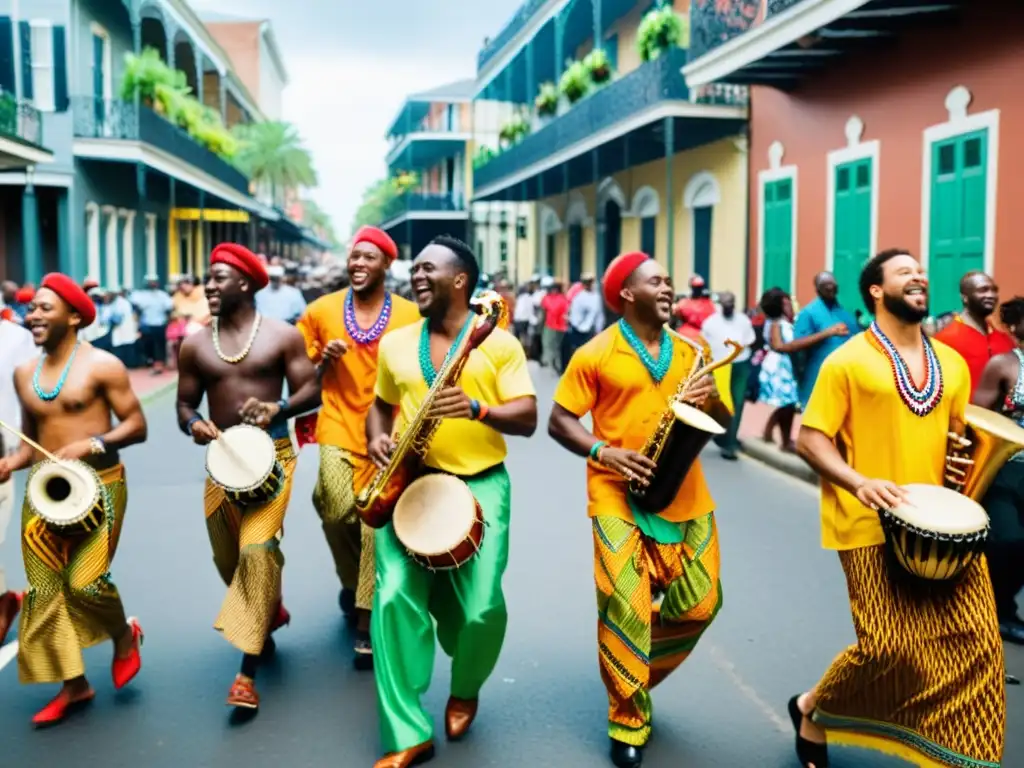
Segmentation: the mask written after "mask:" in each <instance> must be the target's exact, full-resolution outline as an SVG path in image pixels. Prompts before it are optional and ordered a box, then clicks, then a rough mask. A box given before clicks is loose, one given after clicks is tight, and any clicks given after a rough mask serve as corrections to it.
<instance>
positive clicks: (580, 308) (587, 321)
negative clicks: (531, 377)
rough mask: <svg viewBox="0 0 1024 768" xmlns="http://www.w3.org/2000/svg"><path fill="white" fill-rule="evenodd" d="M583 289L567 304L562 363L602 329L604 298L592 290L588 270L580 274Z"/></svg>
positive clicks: (590, 275)
mask: <svg viewBox="0 0 1024 768" xmlns="http://www.w3.org/2000/svg"><path fill="white" fill-rule="evenodd" d="M580 283H581V284H582V285H583V290H581V291H580V292H579V293H577V294H576V295H575V296H573V298H572V302H571V303H570V304H569V331H568V337H569V348H568V350H567V354H566V356H565V361H564V365H566V366H568V365H569V358H570V357H572V356H573V353H575V352H576V350H577V349H579V348H580V347H582V346H583V345H584V344H586V343H587V342H588V341H590V340H591V339H592V338H594V335H595V334H596V333H597V332H598V331H601V330H604V299H602V298H601V296H600V294H599V293H598V292H597V291H595V290H594V276H593V275H592V274H590V273H589V272H588V273H587V274H584V275H580Z"/></svg>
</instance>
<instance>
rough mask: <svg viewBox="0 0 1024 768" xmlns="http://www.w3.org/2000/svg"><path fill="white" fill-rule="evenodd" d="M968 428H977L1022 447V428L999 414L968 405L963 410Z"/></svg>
mask: <svg viewBox="0 0 1024 768" xmlns="http://www.w3.org/2000/svg"><path fill="white" fill-rule="evenodd" d="M964 416H965V418H966V419H967V424H968V425H969V426H972V427H974V426H977V427H980V428H982V429H984V430H985V431H986V432H991V433H992V434H993V435H995V436H996V437H1000V438H1002V439H1003V440H1007V441H1009V442H1011V443H1017V444H1018V445H1022V446H1024V427H1022V426H1020V425H1019V424H1017V422H1015V421H1014V420H1013V419H1010V418H1007V417H1006V416H1003V414H1001V413H996V412H995V411H990V410H989V409H988V408H982V407H981V406H980V405H974V404H973V403H969V404H968V405H967V408H966V409H965V410H964Z"/></svg>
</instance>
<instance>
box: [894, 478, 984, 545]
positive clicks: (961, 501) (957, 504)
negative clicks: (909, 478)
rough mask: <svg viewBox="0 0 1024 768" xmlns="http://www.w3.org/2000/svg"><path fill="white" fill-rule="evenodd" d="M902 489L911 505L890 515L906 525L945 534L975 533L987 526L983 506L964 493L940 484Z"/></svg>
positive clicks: (905, 505)
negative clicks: (907, 495)
mask: <svg viewBox="0 0 1024 768" xmlns="http://www.w3.org/2000/svg"><path fill="white" fill-rule="evenodd" d="M903 487H904V488H905V489H906V490H907V492H908V494H909V496H910V502H909V503H905V504H902V505H901V506H899V507H897V508H896V509H891V510H889V513H890V514H891V515H892V516H893V517H896V518H898V519H899V520H902V521H903V522H905V523H907V524H908V525H912V526H914V527H915V528H920V529H921V530H925V531H934V532H935V533H939V534H947V535H957V534H971V533H977V532H978V531H981V530H984V528H985V526H987V525H988V515H987V514H986V513H985V510H984V509H983V508H982V506H981V505H980V504H979V503H978V502H976V501H973V500H971V499H969V498H967V497H966V496H964V495H963V494H960V493H957V492H956V491H954V490H951V489H949V488H944V487H943V486H941V485H921V484H911V485H905V486H903Z"/></svg>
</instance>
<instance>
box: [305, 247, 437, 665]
mask: <svg viewBox="0 0 1024 768" xmlns="http://www.w3.org/2000/svg"><path fill="white" fill-rule="evenodd" d="M396 258H398V246H396V245H395V242H394V240H392V239H391V238H390V237H389V236H388V235H387V233H385V232H383V231H382V230H380V229H376V228H375V227H363V228H362V229H360V230H359V231H358V232H356V235H355V238H354V239H353V241H352V247H351V250H350V251H349V254H348V274H349V279H350V280H351V288H348V289H346V290H342V291H338V292H337V293H332V294H330V295H328V296H324V297H322V298H320V299H317V300H316V301H315V302H313V304H311V305H310V307H309V309H308V310H306V313H305V314H304V315H303V316H302V318H301V319H300V320H299V323H298V328H299V331H301V332H302V335H303V337H304V338H305V340H306V351H307V353H308V354H309V357H310V359H311V360H312V361H313V362H314V363H315V364H316V365H317V366H318V367H319V371H320V377H321V385H322V387H323V407H322V408H321V409H320V413H319V414H318V415H317V417H316V442H317V443H318V444H319V445H320V474H319V476H318V478H317V484H316V488H315V489H314V491H313V506H314V507H316V511H317V513H318V514H319V515H320V520H321V522H322V524H323V529H324V535H325V537H326V538H327V544H328V546H329V547H330V549H331V555H332V556H333V558H334V567H335V569H336V570H337V573H338V578H339V579H340V580H341V587H342V589H341V597H340V602H341V609H342V610H343V611H344V612H345V614H346V615H347V616H349V617H351V618H352V619H354V620H355V621H356V623H357V627H356V632H357V638H356V647H355V653H356V659H355V660H356V667H357V668H359V669H369V668H370V667H371V666H372V664H373V649H372V647H371V644H370V609H371V608H372V607H373V582H374V549H373V539H374V534H373V529H372V528H370V527H368V526H367V525H366V524H364V523H362V522H361V521H360V519H359V516H358V515H357V514H356V510H355V493H356V489H357V488H359V487H361V486H362V485H365V484H366V483H367V482H368V481H369V479H370V477H371V476H372V474H373V464H372V463H371V462H370V461H369V459H368V458H367V450H366V414H367V413H369V411H370V406H372V405H373V388H374V385H375V384H376V383H377V349H378V345H379V343H380V338H381V336H383V335H384V334H385V333H387V332H388V331H392V330H394V329H396V328H401V327H402V326H406V325H409V324H410V323H414V322H416V321H417V320H418V319H419V316H420V315H419V311H418V310H417V309H416V305H415V304H413V303H412V302H411V301H408V300H407V299H403V298H402V297H401V296H395V295H394V294H392V293H390V292H389V291H387V290H386V289H385V287H384V278H385V277H386V276H387V273H388V267H389V266H390V264H391V262H392V261H394V260H395V259H396Z"/></svg>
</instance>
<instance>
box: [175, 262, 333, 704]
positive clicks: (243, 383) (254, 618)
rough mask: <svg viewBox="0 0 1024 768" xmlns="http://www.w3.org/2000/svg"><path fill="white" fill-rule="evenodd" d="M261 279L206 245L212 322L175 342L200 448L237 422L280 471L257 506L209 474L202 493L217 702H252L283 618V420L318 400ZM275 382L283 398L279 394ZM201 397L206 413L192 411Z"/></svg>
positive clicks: (189, 425) (293, 333) (312, 378)
mask: <svg viewBox="0 0 1024 768" xmlns="http://www.w3.org/2000/svg"><path fill="white" fill-rule="evenodd" d="M267 282H268V277H267V272H266V268H265V267H264V266H263V263H262V262H261V261H260V259H259V258H258V257H257V256H256V255H255V254H254V253H252V251H250V250H249V249H248V248H245V247H244V246H241V245H236V244H234V243H222V244H221V245H218V246H217V247H216V248H214V250H213V253H212V254H211V255H210V271H209V272H208V273H207V276H206V300H207V302H208V303H209V307H210V312H211V313H212V315H213V321H212V323H211V325H210V326H209V327H208V328H203V329H202V330H200V331H197V332H196V333H194V334H192V335H191V336H189V337H188V338H187V339H186V340H185V342H184V343H183V344H182V346H181V360H180V362H179V365H178V371H179V374H178V424H179V426H180V427H181V430H182V431H183V432H184V433H185V434H187V435H189V436H190V437H191V438H192V440H193V441H194V442H195V443H196V444H197V445H204V446H205V445H208V444H209V443H210V442H212V441H213V440H216V439H217V438H218V437H219V436H220V432H221V431H222V430H226V429H229V428H230V427H234V426H237V425H239V424H250V425H253V426H257V427H260V428H261V429H265V430H266V431H267V433H268V434H269V435H270V437H271V438H273V440H274V446H275V449H276V458H277V461H278V463H279V464H280V465H281V468H282V470H283V472H284V478H283V479H284V482H283V485H282V487H281V489H280V491H279V492H278V493H277V495H276V496H274V497H273V498H271V499H268V500H267V501H266V502H265V503H262V504H257V505H247V506H245V507H242V506H240V505H239V504H236V503H234V502H233V501H232V500H231V499H229V498H228V496H227V494H226V493H225V489H224V488H222V487H221V486H219V485H217V484H216V483H214V482H213V481H212V480H211V479H207V481H206V490H205V493H204V504H205V512H206V528H207V533H208V534H209V537H210V545H211V547H212V548H213V560H214V564H215V565H216V566H217V571H218V573H219V574H220V577H221V578H222V579H223V580H224V583H225V584H226V585H227V587H228V590H227V594H226V596H225V598H224V603H223V605H222V606H221V611H220V614H219V615H218V616H217V619H216V621H215V623H214V628H215V629H217V630H219V631H220V632H222V633H223V635H224V639H226V640H227V641H228V642H229V643H231V644H232V645H234V646H235V647H236V648H237V649H238V650H240V651H241V652H242V668H241V670H240V671H239V674H238V675H237V676H236V677H235V682H234V684H233V685H232V686H231V689H230V692H229V693H228V700H227V703H228V706H232V707H242V708H245V709H257V708H258V707H259V696H258V695H257V693H256V684H255V682H254V679H255V676H256V669H257V666H258V663H259V657H260V655H261V654H266V653H270V652H272V651H273V649H274V643H273V640H272V639H271V637H270V635H271V633H272V632H274V631H275V630H277V629H279V628H280V627H282V626H284V625H285V624H287V623H288V622H289V621H290V617H289V615H288V612H287V611H286V610H285V608H284V605H283V603H282V600H281V577H282V570H283V568H284V556H283V555H282V554H281V549H280V541H281V538H282V537H283V535H284V533H283V526H284V516H285V512H286V510H287V508H288V500H289V497H290V496H291V482H292V474H293V473H294V471H295V465H296V463H297V458H296V455H295V450H294V448H293V446H292V442H291V437H290V436H289V434H288V419H289V418H291V417H292V416H297V415H299V414H303V413H305V412H307V411H310V410H313V409H314V408H316V407H317V406H318V405H319V404H320V385H319V382H318V380H317V376H316V372H315V371H314V369H313V364H312V363H311V362H310V361H309V358H308V357H307V356H306V345H305V343H304V342H303V339H302V335H301V334H300V333H299V332H298V331H297V330H295V328H293V327H292V326H290V325H288V324H287V323H285V322H283V321H281V320H274V319H271V318H265V317H262V316H261V315H260V313H259V312H257V310H256V300H255V295H256V292H257V291H258V290H260V289H261V288H263V287H265V286H266V284H267ZM285 383H287V384H288V390H289V391H290V392H291V393H292V395H291V396H290V397H282V392H283V389H284V385H285ZM204 396H205V397H206V399H207V403H208V405H209V408H210V415H209V417H208V418H207V417H205V416H202V415H200V414H199V412H198V411H197V409H198V408H199V405H200V403H202V401H203V397H204ZM243 513H244V514H243Z"/></svg>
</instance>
